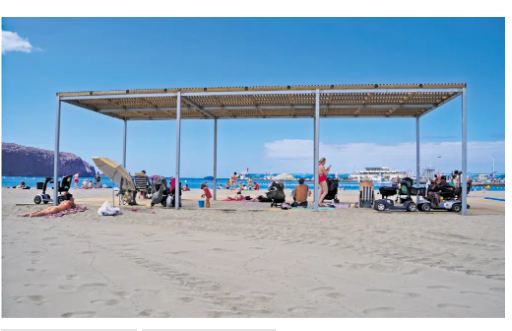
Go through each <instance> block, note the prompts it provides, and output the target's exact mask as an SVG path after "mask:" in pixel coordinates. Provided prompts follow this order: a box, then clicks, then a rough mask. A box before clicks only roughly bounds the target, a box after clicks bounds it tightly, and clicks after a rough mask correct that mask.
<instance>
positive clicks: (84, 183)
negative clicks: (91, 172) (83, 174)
mask: <svg viewBox="0 0 512 331" xmlns="http://www.w3.org/2000/svg"><path fill="white" fill-rule="evenodd" d="M82 188H83V189H88V188H89V187H88V185H87V181H86V180H85V179H84V180H83V181H82Z"/></svg>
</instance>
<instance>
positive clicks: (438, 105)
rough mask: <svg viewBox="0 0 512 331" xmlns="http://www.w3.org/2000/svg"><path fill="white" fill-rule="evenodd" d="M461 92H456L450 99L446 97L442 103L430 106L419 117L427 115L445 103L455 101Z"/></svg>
mask: <svg viewBox="0 0 512 331" xmlns="http://www.w3.org/2000/svg"><path fill="white" fill-rule="evenodd" d="M462 93H463V92H462V91H458V92H457V93H455V94H453V95H452V96H451V97H448V98H446V99H444V100H443V101H441V102H440V103H438V104H436V105H432V106H431V107H430V108H429V109H427V110H426V111H424V112H423V113H422V114H421V115H420V116H424V115H427V114H428V113H430V112H431V111H433V110H435V109H437V108H439V107H441V106H442V105H444V104H445V103H447V102H449V101H451V100H453V99H455V98H456V97H458V96H459V95H461V94H462Z"/></svg>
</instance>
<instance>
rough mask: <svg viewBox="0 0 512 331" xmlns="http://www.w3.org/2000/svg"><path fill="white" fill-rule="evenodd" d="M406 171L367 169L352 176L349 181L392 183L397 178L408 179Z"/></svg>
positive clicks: (380, 168)
mask: <svg viewBox="0 0 512 331" xmlns="http://www.w3.org/2000/svg"><path fill="white" fill-rule="evenodd" d="M407 176H408V173H407V172H405V171H399V170H392V169H390V168H388V167H365V168H364V170H360V171H356V172H353V173H352V174H350V176H349V179H350V180H354V181H362V180H371V181H373V182H374V183H390V182H392V181H394V180H396V178H398V177H399V178H404V177H407Z"/></svg>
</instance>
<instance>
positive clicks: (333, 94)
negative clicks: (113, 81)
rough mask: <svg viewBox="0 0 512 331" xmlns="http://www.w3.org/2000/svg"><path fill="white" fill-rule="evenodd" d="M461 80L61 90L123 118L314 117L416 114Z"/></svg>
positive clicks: (455, 90)
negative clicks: (317, 102)
mask: <svg viewBox="0 0 512 331" xmlns="http://www.w3.org/2000/svg"><path fill="white" fill-rule="evenodd" d="M464 86H465V84H461V83H459V84H451V83H443V84H373V85H372V84H360V85H340V84H332V85H300V86H292V85H289V86H255V87H215V88H207V87H205V88H168V89H167V88H166V89H136V90H116V91H86V92H60V93H58V97H59V98H60V99H61V100H62V101H63V102H67V103H70V104H73V105H76V106H79V107H83V108H87V109H89V110H92V111H95V112H98V113H101V114H104V115H107V116H111V117H115V118H120V119H126V120H152V119H155V120H158V119H175V118H176V114H177V112H176V108H177V107H176V104H177V103H176V100H177V94H178V92H180V94H181V99H182V107H181V118H182V119H207V118H219V119H226V118H285V117H291V118H294V117H314V115H315V93H316V90H319V91H320V105H321V107H320V117H359V116H360V117H417V116H421V115H423V114H425V113H427V112H429V111H431V110H432V109H434V108H436V107H439V106H440V105H442V104H443V103H445V102H447V101H449V100H450V99H452V98H454V97H456V96H457V95H459V94H460V91H461V89H462V88H463V87H464Z"/></svg>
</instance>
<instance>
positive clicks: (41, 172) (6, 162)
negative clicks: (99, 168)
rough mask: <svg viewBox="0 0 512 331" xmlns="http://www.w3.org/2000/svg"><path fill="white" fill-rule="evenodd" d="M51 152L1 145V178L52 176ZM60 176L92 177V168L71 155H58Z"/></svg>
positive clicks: (10, 144)
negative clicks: (77, 175)
mask: <svg viewBox="0 0 512 331" xmlns="http://www.w3.org/2000/svg"><path fill="white" fill-rule="evenodd" d="M53 154H54V153H53V151H50V150H46V149H40V148H35V147H29V146H22V145H18V144H13V143H2V176H52V175H53ZM59 156H60V170H59V173H60V174H61V175H72V174H75V173H79V174H80V176H85V177H90V176H94V173H95V171H94V167H92V166H91V165H90V164H88V163H87V162H85V161H84V160H82V159H81V158H80V157H78V156H76V155H75V154H72V153H64V152H61V153H59Z"/></svg>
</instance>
